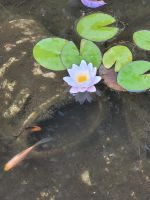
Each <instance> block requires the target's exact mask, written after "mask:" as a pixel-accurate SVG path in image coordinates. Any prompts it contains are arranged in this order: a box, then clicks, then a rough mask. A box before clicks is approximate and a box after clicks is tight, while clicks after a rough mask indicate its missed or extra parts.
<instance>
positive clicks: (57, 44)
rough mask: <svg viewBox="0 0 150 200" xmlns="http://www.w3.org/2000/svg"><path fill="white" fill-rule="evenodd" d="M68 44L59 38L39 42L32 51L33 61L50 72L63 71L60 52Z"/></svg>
mask: <svg viewBox="0 0 150 200" xmlns="http://www.w3.org/2000/svg"><path fill="white" fill-rule="evenodd" d="M67 43H68V41H67V40H65V39H61V38H47V39H43V40H41V41H39V42H38V43H37V44H36V45H35V46H34V49H33V56H34V58H35V60H36V61H37V62H38V63H39V64H40V65H42V66H43V67H45V68H47V69H50V70H55V71H59V70H65V69H66V68H65V66H64V65H63V63H62V61H61V51H62V49H63V47H64V46H65V45H66V44H67Z"/></svg>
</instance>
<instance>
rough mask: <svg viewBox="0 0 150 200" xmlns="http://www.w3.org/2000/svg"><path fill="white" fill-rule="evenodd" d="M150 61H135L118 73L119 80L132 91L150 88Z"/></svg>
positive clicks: (119, 82)
mask: <svg viewBox="0 0 150 200" xmlns="http://www.w3.org/2000/svg"><path fill="white" fill-rule="evenodd" d="M149 70H150V62H147V61H134V62H131V63H129V64H127V65H126V66H124V67H123V68H122V69H121V70H120V71H119V73H118V77H117V82H118V84H119V85H121V86H122V87H123V88H124V89H126V90H128V91H130V92H141V91H145V90H147V89H149V88H150V73H148V72H149Z"/></svg>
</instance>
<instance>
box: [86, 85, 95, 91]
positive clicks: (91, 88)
mask: <svg viewBox="0 0 150 200" xmlns="http://www.w3.org/2000/svg"><path fill="white" fill-rule="evenodd" d="M87 91H88V92H96V87H95V86H91V87H89V88H88V89H87Z"/></svg>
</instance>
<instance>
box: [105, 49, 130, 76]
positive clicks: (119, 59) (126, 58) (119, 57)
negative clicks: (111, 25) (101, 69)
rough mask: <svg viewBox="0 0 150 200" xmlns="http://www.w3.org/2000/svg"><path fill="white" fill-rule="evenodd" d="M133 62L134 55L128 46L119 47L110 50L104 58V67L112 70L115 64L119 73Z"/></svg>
mask: <svg viewBox="0 0 150 200" xmlns="http://www.w3.org/2000/svg"><path fill="white" fill-rule="evenodd" d="M131 61H132V53H131V51H130V50H129V49H128V47H126V46H122V45H117V46H114V47H112V48H110V49H109V50H108V51H107V52H106V53H105V54H104V56H103V65H104V66H105V68H107V69H110V68H111V67H112V66H113V65H114V64H115V71H116V72H118V71H119V70H120V69H121V68H122V67H123V66H124V65H126V64H128V63H130V62H131Z"/></svg>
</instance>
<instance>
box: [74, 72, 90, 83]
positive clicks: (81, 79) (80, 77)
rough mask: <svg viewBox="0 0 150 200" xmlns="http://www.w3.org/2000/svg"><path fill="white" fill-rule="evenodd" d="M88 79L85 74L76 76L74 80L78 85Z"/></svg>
mask: <svg viewBox="0 0 150 200" xmlns="http://www.w3.org/2000/svg"><path fill="white" fill-rule="evenodd" d="M88 79H89V77H88V75H87V74H78V75H77V77H76V80H77V82H78V83H84V82H86V81H87V80H88Z"/></svg>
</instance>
